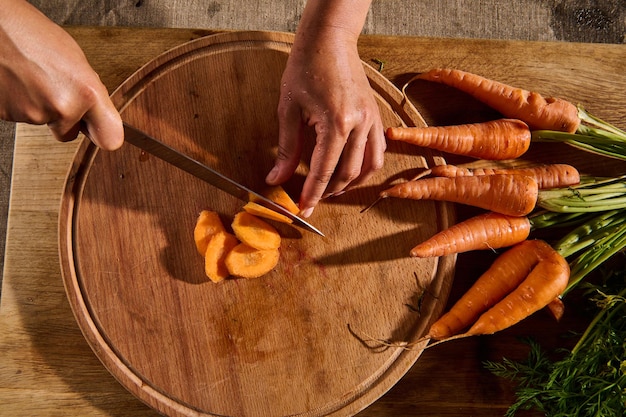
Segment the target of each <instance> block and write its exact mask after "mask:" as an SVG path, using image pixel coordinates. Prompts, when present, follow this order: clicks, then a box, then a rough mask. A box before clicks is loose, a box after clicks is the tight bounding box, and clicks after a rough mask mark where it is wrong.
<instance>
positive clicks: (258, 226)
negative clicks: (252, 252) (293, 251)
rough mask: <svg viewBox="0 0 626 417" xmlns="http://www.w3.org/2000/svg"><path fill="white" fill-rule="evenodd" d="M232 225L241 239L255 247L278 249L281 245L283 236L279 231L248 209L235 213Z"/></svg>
mask: <svg viewBox="0 0 626 417" xmlns="http://www.w3.org/2000/svg"><path fill="white" fill-rule="evenodd" d="M231 227H232V228H233V232H234V233H235V236H237V238H238V239H239V240H240V241H242V242H243V243H246V244H247V245H248V246H251V247H253V248H255V249H259V250H267V249H277V248H278V247H279V246H280V243H281V238H280V234H279V233H278V231H277V230H276V229H275V228H274V227H273V226H272V225H270V224H269V223H267V222H266V221H263V220H261V219H260V218H258V217H256V216H254V215H252V214H250V213H248V212H246V211H240V212H239V213H237V214H236V215H235V218H234V219H233V222H232V224H231Z"/></svg>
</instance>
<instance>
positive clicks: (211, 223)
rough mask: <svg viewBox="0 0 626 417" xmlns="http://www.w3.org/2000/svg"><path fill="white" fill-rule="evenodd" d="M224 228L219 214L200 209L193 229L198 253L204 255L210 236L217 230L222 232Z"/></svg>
mask: <svg viewBox="0 0 626 417" xmlns="http://www.w3.org/2000/svg"><path fill="white" fill-rule="evenodd" d="M225 230H226V229H225V228H224V224H223V223H222V220H221V219H220V216H219V215H218V214H217V213H216V212H214V211H211V210H202V211H201V212H200V215H199V216H198V219H197V220H196V225H195V227H194V230H193V239H194V242H195V244H196V249H198V253H200V255H202V256H204V254H205V253H206V248H207V245H208V243H209V240H210V239H211V237H212V236H213V235H214V234H215V233H217V232H223V231H225Z"/></svg>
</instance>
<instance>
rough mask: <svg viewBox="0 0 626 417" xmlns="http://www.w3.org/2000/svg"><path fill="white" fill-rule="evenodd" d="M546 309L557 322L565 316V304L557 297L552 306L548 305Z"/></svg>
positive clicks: (551, 303)
mask: <svg viewBox="0 0 626 417" xmlns="http://www.w3.org/2000/svg"><path fill="white" fill-rule="evenodd" d="M546 308H547V309H548V311H549V312H550V314H551V315H552V317H554V319H555V320H556V321H559V320H561V318H563V314H565V304H563V300H561V298H560V297H556V298H555V299H554V300H552V301H550V304H548V305H547V306H546Z"/></svg>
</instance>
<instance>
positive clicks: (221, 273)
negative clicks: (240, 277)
mask: <svg viewBox="0 0 626 417" xmlns="http://www.w3.org/2000/svg"><path fill="white" fill-rule="evenodd" d="M238 244H239V241H238V240H237V237H236V236H235V235H233V234H232V233H228V232H224V231H219V232H217V233H215V234H214V235H213V236H212V237H211V239H209V243H208V245H207V249H206V254H205V256H204V272H205V273H206V275H207V276H208V277H209V278H210V279H211V281H213V282H215V283H218V282H221V281H223V280H225V279H226V278H228V276H229V275H230V273H229V272H228V268H227V267H226V255H228V253H229V252H230V251H231V250H232V249H233V248H234V247H235V246H237V245H238Z"/></svg>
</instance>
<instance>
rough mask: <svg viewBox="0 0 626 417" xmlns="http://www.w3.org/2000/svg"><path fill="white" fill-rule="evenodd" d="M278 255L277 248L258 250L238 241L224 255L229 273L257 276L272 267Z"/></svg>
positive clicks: (239, 275)
mask: <svg viewBox="0 0 626 417" xmlns="http://www.w3.org/2000/svg"><path fill="white" fill-rule="evenodd" d="M279 256H280V251H279V250H278V249H267V250H259V249H255V248H253V247H251V246H248V245H246V244H245V243H240V244H238V245H237V246H235V247H234V248H233V249H232V250H231V251H230V252H229V253H228V255H226V259H225V264H226V268H227V269H228V272H229V273H230V274H231V275H234V276H237V277H241V278H259V277H261V276H263V275H265V274H267V273H268V272H270V271H271V270H272V269H274V267H275V266H276V265H277V264H278V258H279Z"/></svg>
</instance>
